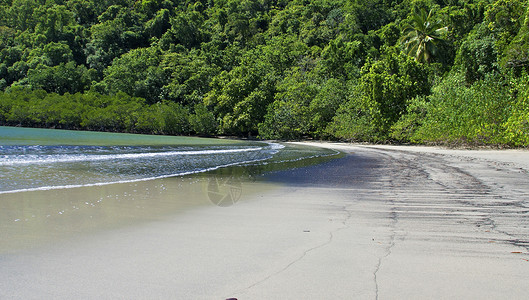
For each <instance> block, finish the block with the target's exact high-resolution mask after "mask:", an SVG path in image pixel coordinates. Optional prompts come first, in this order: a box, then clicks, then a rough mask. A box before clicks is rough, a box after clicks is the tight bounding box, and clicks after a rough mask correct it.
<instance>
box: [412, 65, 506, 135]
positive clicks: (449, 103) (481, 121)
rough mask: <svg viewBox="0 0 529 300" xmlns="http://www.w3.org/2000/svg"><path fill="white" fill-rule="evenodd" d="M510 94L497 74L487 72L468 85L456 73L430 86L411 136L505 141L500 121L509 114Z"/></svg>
mask: <svg viewBox="0 0 529 300" xmlns="http://www.w3.org/2000/svg"><path fill="white" fill-rule="evenodd" d="M511 104H512V96H511V95H510V93H509V88H508V85H507V83H506V81H505V80H504V79H503V78H502V77H501V76H500V75H497V74H496V75H490V76H486V77H485V79H483V80H479V81H477V82H476V83H475V84H473V85H471V86H466V85H465V79H464V75H463V74H461V73H456V74H452V75H450V76H448V77H447V78H445V79H444V80H443V81H442V82H441V83H440V84H439V85H438V86H436V87H435V88H434V89H433V92H432V95H431V96H430V102H429V103H428V104H427V111H428V112H427V115H426V119H425V120H424V123H423V125H422V126H421V128H419V130H417V131H416V133H415V134H414V135H413V136H412V139H413V140H417V141H424V142H433V143H449V144H454V143H455V144H471V145H486V144H488V145H490V144H501V143H505V142H507V140H506V139H505V135H504V130H503V126H504V125H503V124H504V123H505V121H506V120H507V119H508V117H509V113H510V106H511Z"/></svg>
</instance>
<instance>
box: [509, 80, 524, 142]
mask: <svg viewBox="0 0 529 300" xmlns="http://www.w3.org/2000/svg"><path fill="white" fill-rule="evenodd" d="M511 91H512V94H513V97H515V99H514V100H513V102H512V110H511V113H510V116H509V117H508V119H507V121H506V122H505V124H504V127H505V135H506V138H507V141H509V143H511V144H514V145H515V146H525V147H527V146H529V76H528V75H527V73H525V74H524V75H523V76H521V77H519V78H517V79H515V80H513V81H512V82H511Z"/></svg>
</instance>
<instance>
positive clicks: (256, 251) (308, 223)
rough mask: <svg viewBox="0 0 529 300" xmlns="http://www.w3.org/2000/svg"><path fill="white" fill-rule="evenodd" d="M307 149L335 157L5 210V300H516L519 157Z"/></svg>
mask: <svg viewBox="0 0 529 300" xmlns="http://www.w3.org/2000/svg"><path fill="white" fill-rule="evenodd" d="M318 145H319V146H323V147H331V148H334V149H339V150H341V151H344V152H345V153H346V155H345V156H344V157H343V158H340V159H336V160H332V161H329V162H326V163H323V164H320V165H316V166H310V167H304V168H297V169H293V170H289V171H277V172H273V173H269V174H267V175H266V176H264V177H260V176H258V177H253V176H246V175H247V174H246V175H245V174H244V172H242V174H243V176H239V175H240V174H241V172H237V174H238V175H237V176H232V175H230V174H229V172H228V174H226V173H224V174H216V175H215V174H207V175H206V174H204V175H202V176H196V177H187V178H169V179H164V180H155V181H147V182H143V183H137V184H136V185H134V184H124V185H123V184H122V185H111V186H104V187H91V188H86V189H70V190H61V191H47V192H44V191H41V192H31V193H21V194H3V195H0V206H1V207H0V208H1V211H0V225H1V228H2V232H1V233H0V241H1V244H0V298H1V299H42V298H53V299H72V298H76V299H115V298H118V299H153V298H154V299H226V298H231V297H235V298H238V299H479V298H488V299H524V298H526V297H527V282H529V261H528V260H529V152H527V151H520V150H518V151H490V150H481V151H462V150H444V149H437V148H430V147H391V146H359V145H346V144H331V143H324V144H318ZM19 199H21V200H22V201H16V200H19ZM219 204H220V205H219Z"/></svg>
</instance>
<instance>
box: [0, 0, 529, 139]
mask: <svg viewBox="0 0 529 300" xmlns="http://www.w3.org/2000/svg"><path fill="white" fill-rule="evenodd" d="M528 7H529V4H528V1H526V0H313V1H309V0H293V1H286V0H242V1H239V0H201V1H193V0H188V1H180V0H134V1H133V0H97V1H96V0H0V125H7V126H25V127H45V128H62V129H82V130H94V131H112V132H130V133H149V134H166V135H199V136H208V135H227V136H240V137H253V138H262V139H279V140H299V139H322V140H343V141H356V142H371V143H419V144H443V145H471V146H478V145H479V146H481V145H495V146H517V147H527V146H529V76H528V71H529V10H528Z"/></svg>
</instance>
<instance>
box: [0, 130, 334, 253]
mask: <svg viewBox="0 0 529 300" xmlns="http://www.w3.org/2000/svg"><path fill="white" fill-rule="evenodd" d="M97 137H101V138H100V139H98V138H97ZM337 156H339V155H338V153H337V152H335V151H332V150H324V149H319V148H314V147H309V146H292V145H288V144H285V145H282V144H277V143H263V142H247V141H234V140H223V139H203V138H187V137H167V136H144V135H128V134H110V133H96V132H76V131H63V130H45V129H27V128H10V127H0V228H2V231H1V232H0V253H2V252H4V253H6V252H12V251H18V250H20V249H25V248H33V247H36V246H38V245H45V244H50V243H53V242H54V241H56V240H57V239H59V240H64V239H65V238H67V239H72V238H75V237H78V236H81V235H84V234H87V233H90V232H94V231H100V230H106V229H113V228H118V227H121V226H131V225H133V224H138V222H150V221H154V220H159V219H163V218H167V217H170V216H174V215H175V214H177V213H180V212H183V211H186V210H189V209H193V208H195V207H198V206H206V205H209V206H212V205H213V206H219V207H227V206H231V205H234V204H237V202H239V201H244V200H246V199H249V198H251V197H250V196H251V195H255V194H256V193H259V190H262V189H268V187H267V184H266V183H263V182H262V180H260V179H261V178H264V174H270V173H272V172H276V171H280V170H285V169H291V168H298V167H303V166H307V165H311V164H317V163H321V162H323V161H327V160H329V159H333V158H334V157H337Z"/></svg>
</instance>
